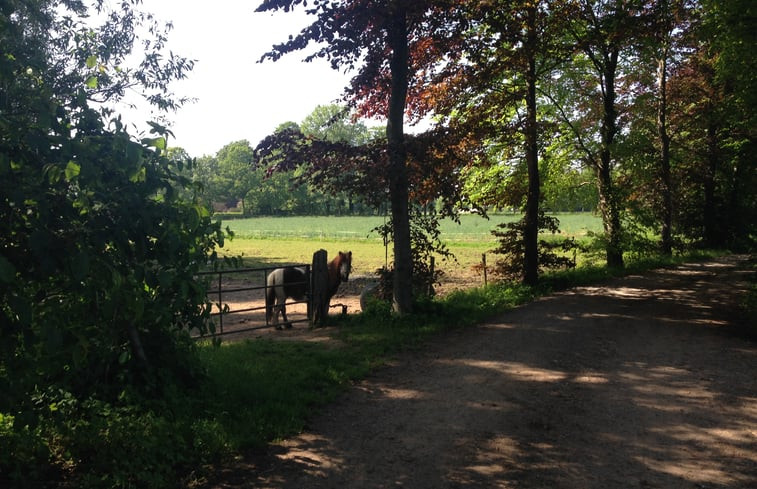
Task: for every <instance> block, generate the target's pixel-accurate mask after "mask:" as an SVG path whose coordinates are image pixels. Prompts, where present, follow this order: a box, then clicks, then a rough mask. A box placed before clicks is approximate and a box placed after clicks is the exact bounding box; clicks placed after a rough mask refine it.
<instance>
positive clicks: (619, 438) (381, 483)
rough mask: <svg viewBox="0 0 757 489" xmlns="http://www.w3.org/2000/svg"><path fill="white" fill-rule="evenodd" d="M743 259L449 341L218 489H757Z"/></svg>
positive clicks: (383, 376)
mask: <svg viewBox="0 0 757 489" xmlns="http://www.w3.org/2000/svg"><path fill="white" fill-rule="evenodd" d="M743 259H744V257H740V258H739V257H729V258H723V259H719V260H716V261H714V262H710V263H704V264H691V265H685V266H682V267H679V268H677V269H674V270H659V271H655V272H651V273H648V274H645V275H644V276H630V277H626V278H623V279H619V280H614V281H611V282H608V283H607V284H605V285H602V286H597V287H583V288H579V289H576V290H572V291H569V292H565V293H560V294H557V295H554V296H551V297H547V298H543V299H541V300H539V301H537V302H535V303H532V304H529V305H527V306H525V307H521V308H519V309H517V310H514V311H512V312H509V313H507V314H504V315H502V316H501V317H498V318H496V319H495V320H492V321H490V322H487V323H486V324H482V325H480V326H479V327H476V328H473V329H467V330H465V331H458V332H454V333H451V334H449V335H445V336H444V337H442V338H439V339H437V340H435V341H433V342H432V343H430V344H428V345H427V346H426V347H425V348H424V349H423V350H422V351H420V352H413V353H408V354H405V355H403V356H401V357H400V358H398V359H396V360H395V361H393V362H392V363H391V364H390V365H387V366H386V367H384V368H382V369H380V370H379V371H378V372H376V373H375V374H374V375H372V376H371V377H370V378H369V379H367V380H365V381H363V382H361V383H359V384H357V385H355V386H354V387H353V388H352V389H350V391H349V392H348V393H347V394H345V395H344V396H343V397H342V398H341V399H340V400H339V401H338V402H336V403H335V404H333V405H331V406H328V407H327V408H325V409H324V410H323V412H322V414H320V415H318V416H316V417H315V418H314V419H313V420H312V422H311V423H310V425H309V427H308V429H307V431H306V432H305V433H302V434H301V435H299V436H297V437H295V438H292V439H290V440H286V441H284V442H282V443H279V444H276V445H272V446H271V447H270V450H269V452H268V453H267V454H264V455H260V454H257V455H250V456H249V457H248V458H247V459H245V460H240V461H237V462H235V463H233V464H231V465H230V466H229V467H226V468H224V469H219V470H218V472H217V473H216V474H215V476H214V477H213V479H214V480H213V481H212V482H211V483H210V484H209V485H208V487H217V488H242V487H256V488H257V487H260V488H283V489H290V488H371V489H373V488H389V487H405V488H429V489H430V488H571V489H572V488H575V489H579V488H581V489H584V488H597V489H599V488H745V489H746V488H756V487H757V342H755V341H754V339H749V338H746V337H745V336H743V335H742V334H741V333H740V331H741V330H740V329H739V328H740V327H743V326H745V325H744V324H743V320H741V319H740V318H739V316H738V308H737V304H738V302H739V300H740V297H741V295H742V293H743V292H744V291H745V290H746V282H745V279H746V277H747V273H748V272H747V270H748V269H747V267H746V266H745V264H744V262H743Z"/></svg>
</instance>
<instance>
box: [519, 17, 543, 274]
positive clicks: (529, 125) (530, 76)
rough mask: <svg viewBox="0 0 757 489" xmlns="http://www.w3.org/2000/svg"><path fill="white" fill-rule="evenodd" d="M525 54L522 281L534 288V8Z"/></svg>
mask: <svg viewBox="0 0 757 489" xmlns="http://www.w3.org/2000/svg"><path fill="white" fill-rule="evenodd" d="M527 15H528V21H527V29H528V33H527V38H526V52H527V53H528V54H527V56H528V72H527V74H526V79H527V82H528V91H527V94H526V131H525V140H526V164H527V166H528V195H527V197H526V215H525V219H526V222H525V228H524V231H523V233H524V236H523V241H524V243H523V244H524V257H523V258H524V259H523V282H524V283H526V284H528V285H536V283H537V282H538V280H539V195H540V190H541V188H540V182H539V150H538V146H537V140H538V133H537V131H538V130H537V126H536V60H535V55H536V34H537V33H536V7H535V6H531V7H529V8H528V13H527Z"/></svg>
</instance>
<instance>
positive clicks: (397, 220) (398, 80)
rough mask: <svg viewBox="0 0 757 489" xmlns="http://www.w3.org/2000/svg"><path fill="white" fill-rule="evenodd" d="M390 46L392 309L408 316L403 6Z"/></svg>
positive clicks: (395, 12)
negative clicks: (392, 239) (392, 240)
mask: <svg viewBox="0 0 757 489" xmlns="http://www.w3.org/2000/svg"><path fill="white" fill-rule="evenodd" d="M390 9H391V15H392V19H391V21H390V26H389V33H388V34H389V46H390V48H391V49H392V58H391V62H390V63H391V72H392V90H391V95H390V99H389V111H388V112H389V113H388V118H387V119H388V120H387V125H386V135H387V140H388V145H389V148H388V149H389V198H390V200H391V205H392V225H393V229H392V234H393V236H394V283H393V308H394V311H395V312H397V313H399V314H405V313H409V312H411V310H412V306H413V289H412V283H413V280H412V278H413V257H412V249H411V246H410V212H409V204H408V199H409V196H408V185H409V183H408V181H409V180H408V174H407V162H406V159H407V155H406V150H405V134H404V118H405V104H406V100H407V88H408V60H409V54H408V43H407V12H406V10H405V6H404V5H403V2H402V1H401V0H400V1H395V2H392V3H391V5H390Z"/></svg>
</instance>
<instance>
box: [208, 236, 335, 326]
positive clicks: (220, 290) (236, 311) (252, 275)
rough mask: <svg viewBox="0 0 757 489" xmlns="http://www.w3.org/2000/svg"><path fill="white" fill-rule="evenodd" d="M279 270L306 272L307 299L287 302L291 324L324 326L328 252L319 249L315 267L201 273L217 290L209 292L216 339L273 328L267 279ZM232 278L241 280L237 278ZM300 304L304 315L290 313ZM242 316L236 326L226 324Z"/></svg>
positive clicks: (314, 255)
mask: <svg viewBox="0 0 757 489" xmlns="http://www.w3.org/2000/svg"><path fill="white" fill-rule="evenodd" d="M276 268H304V269H305V277H306V279H305V280H306V284H305V285H306V289H307V292H306V294H305V298H304V300H299V301H298V300H290V299H287V301H286V303H285V307H287V316H289V321H288V323H290V324H292V323H303V322H308V323H309V324H310V325H311V326H312V325H315V324H322V323H323V321H324V320H325V318H326V315H327V312H328V311H327V309H328V297H327V290H328V266H327V263H326V251H325V250H319V251H317V252H315V253H314V254H313V264H312V266H311V265H307V264H300V265H288V266H286V267H261V268H238V269H230V270H214V271H208V272H200V273H199V274H198V276H199V277H212V278H211V279H210V280H211V282H213V283H214V287H215V288H212V289H210V290H208V298H210V299H211V301H213V311H212V312H211V316H212V317H213V318H217V321H218V323H217V328H216V331H215V332H214V333H213V336H223V335H229V334H234V333H243V332H248V331H254V330H258V329H263V328H268V327H271V326H272V325H271V324H270V323H269V320H270V318H269V317H268V315H267V314H266V309H267V307H266V303H265V297H266V294H267V292H268V285H267V283H266V278H267V277H268V274H269V273H270V272H272V271H273V270H275V269H276ZM233 277H239V278H236V279H234V278H233ZM248 284H252V285H248ZM261 284H262V285H261ZM245 293H246V294H247V296H246V297H244V298H243V299H239V295H240V294H245ZM235 295H236V297H237V299H236V300H235V301H230V300H229V296H232V297H234V296H235ZM216 299H217V300H216ZM230 304H237V305H238V306H239V307H235V308H233V309H232V307H231V306H230ZM298 304H304V305H305V306H306V307H305V309H306V310H305V313H304V316H303V313H302V311H298V310H294V311H292V310H290V307H289V306H292V305H295V306H296V305H298ZM242 314H244V315H245V316H244V317H242V316H238V317H241V320H240V321H237V322H236V323H233V327H229V324H228V322H225V321H224V318H225V317H226V316H229V315H242ZM240 322H241V323H242V324H241V325H240V324H239V323H240Z"/></svg>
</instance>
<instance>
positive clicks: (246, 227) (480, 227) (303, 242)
mask: <svg viewBox="0 0 757 489" xmlns="http://www.w3.org/2000/svg"><path fill="white" fill-rule="evenodd" d="M557 217H558V219H560V229H561V232H562V235H564V236H575V237H576V238H578V239H581V238H583V237H585V236H586V234H587V233H588V232H590V231H593V232H597V231H600V230H601V229H602V222H601V219H600V218H599V217H597V216H595V215H593V214H590V213H572V214H560V215H558V216H557ZM519 218H520V215H515V214H505V215H494V216H491V217H490V219H488V220H487V219H484V218H482V217H481V216H479V215H474V214H468V215H463V216H461V218H460V223H459V224H458V223H455V222H453V221H451V220H445V221H443V222H442V225H441V231H442V234H441V236H442V240H443V241H444V242H445V244H446V245H447V246H448V248H449V249H450V251H452V253H453V254H454V255H455V257H456V258H457V262H452V263H439V267H441V268H442V269H443V270H445V271H448V272H449V271H452V270H458V271H459V270H460V269H463V270H468V269H470V268H471V267H472V266H474V265H476V264H478V263H481V255H482V254H483V253H488V252H489V251H490V250H491V249H492V248H494V247H495V246H496V242H495V239H494V237H493V236H492V235H491V230H492V229H495V227H496V226H497V225H498V224H500V223H503V222H511V221H515V220H517V219H519ZM223 224H224V226H228V227H229V228H230V229H231V230H232V231H233V232H234V234H235V236H234V239H232V240H231V241H229V242H227V243H226V246H225V247H224V249H223V250H221V251H222V252H223V253H224V254H226V255H230V256H241V257H242V258H243V260H244V263H245V265H246V266H267V265H272V264H275V265H278V264H292V263H310V262H311V261H312V258H313V253H314V252H315V251H317V250H318V249H321V248H322V249H325V250H327V251H328V253H329V256H330V257H331V256H334V254H335V253H336V252H337V251H347V250H351V251H352V252H353V269H354V273H356V274H370V273H372V272H373V271H374V270H376V269H377V268H379V267H381V266H383V265H384V264H385V263H386V262H387V261H388V262H391V261H392V251H391V244H390V245H389V250H388V252H387V250H386V249H385V247H384V243H383V241H382V239H381V237H380V236H379V235H378V234H377V233H372V232H371V230H372V229H374V228H375V227H377V226H380V225H382V224H384V218H383V217H380V216H348V217H325V216H324V217H317V216H316V217H257V218H249V219H236V220H229V221H224V223H223Z"/></svg>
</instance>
